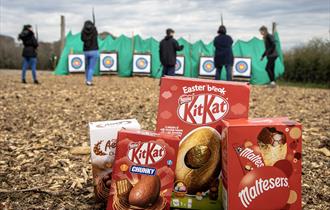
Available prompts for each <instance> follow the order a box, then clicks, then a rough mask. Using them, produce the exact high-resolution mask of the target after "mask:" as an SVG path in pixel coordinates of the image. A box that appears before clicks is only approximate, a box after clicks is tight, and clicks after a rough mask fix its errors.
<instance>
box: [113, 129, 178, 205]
mask: <svg viewBox="0 0 330 210" xmlns="http://www.w3.org/2000/svg"><path fill="white" fill-rule="evenodd" d="M178 147H179V139H178V137H175V136H172V135H166V134H159V133H155V132H152V131H143V130H141V131H129V130H121V131H119V133H118V138H117V149H116V155H115V165H114V169H113V173H112V182H111V189H110V195H109V200H108V206H107V210H112V209H113V210H123V209H135V210H136V209H150V210H161V209H170V198H171V192H172V189H173V185H174V170H175V166H176V159H177V150H178Z"/></svg>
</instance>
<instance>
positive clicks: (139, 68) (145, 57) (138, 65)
mask: <svg viewBox="0 0 330 210" xmlns="http://www.w3.org/2000/svg"><path fill="white" fill-rule="evenodd" d="M133 75H142V76H148V75H151V54H150V53H134V54H133Z"/></svg>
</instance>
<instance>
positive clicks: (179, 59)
mask: <svg viewBox="0 0 330 210" xmlns="http://www.w3.org/2000/svg"><path fill="white" fill-rule="evenodd" d="M184 71H185V57H184V56H183V55H177V56H176V63H175V75H179V76H183V75H184Z"/></svg>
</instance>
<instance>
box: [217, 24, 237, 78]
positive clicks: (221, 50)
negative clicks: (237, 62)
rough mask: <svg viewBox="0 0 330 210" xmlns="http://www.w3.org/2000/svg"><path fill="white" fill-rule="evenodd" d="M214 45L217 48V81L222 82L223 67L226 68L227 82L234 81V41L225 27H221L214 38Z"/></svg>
mask: <svg viewBox="0 0 330 210" xmlns="http://www.w3.org/2000/svg"><path fill="white" fill-rule="evenodd" d="M213 45H214V47H215V53H214V66H215V67H216V73H215V80H220V76H221V71H222V68H223V66H224V67H225V68H226V72H227V77H226V80H227V81H231V80H232V68H233V63H234V56H233V49H232V45H233V39H232V38H231V36H229V35H227V30H226V27H225V26H224V25H221V26H220V27H219V30H218V36H216V37H215V38H214V41H213Z"/></svg>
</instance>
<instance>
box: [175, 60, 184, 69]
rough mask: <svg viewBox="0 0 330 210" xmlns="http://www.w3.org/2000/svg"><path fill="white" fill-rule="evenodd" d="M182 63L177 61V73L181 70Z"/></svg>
mask: <svg viewBox="0 0 330 210" xmlns="http://www.w3.org/2000/svg"><path fill="white" fill-rule="evenodd" d="M181 66H182V63H181V61H180V60H179V59H176V63H175V71H179V70H180V69H181Z"/></svg>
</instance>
